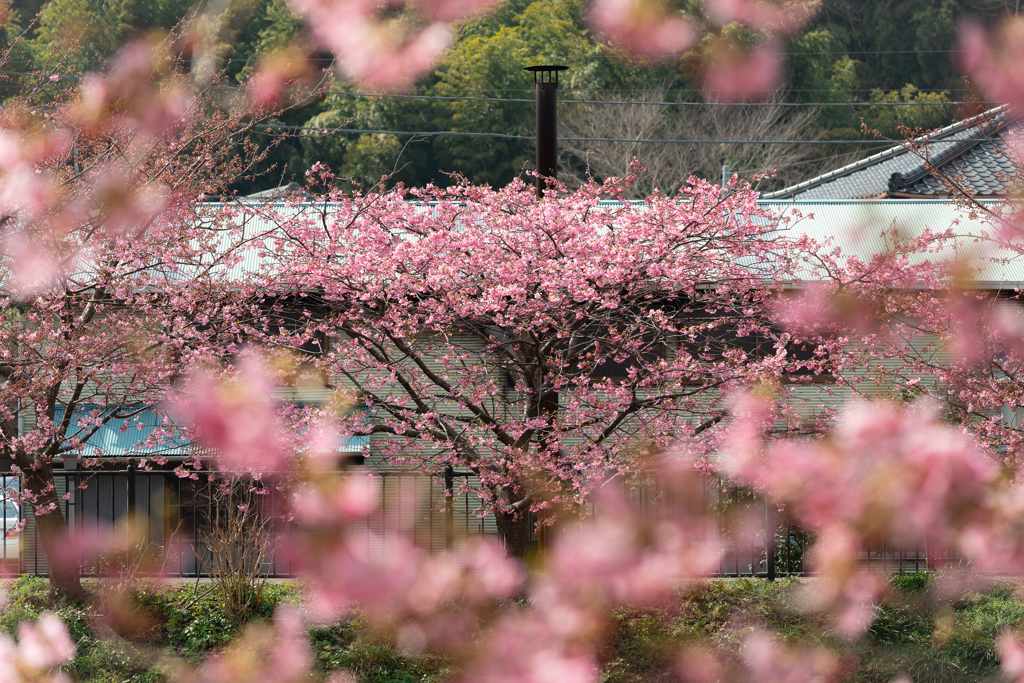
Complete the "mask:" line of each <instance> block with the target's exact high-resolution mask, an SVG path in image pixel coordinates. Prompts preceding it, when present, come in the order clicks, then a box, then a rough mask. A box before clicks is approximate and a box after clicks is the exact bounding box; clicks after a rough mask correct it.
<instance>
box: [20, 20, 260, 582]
mask: <svg viewBox="0 0 1024 683" xmlns="http://www.w3.org/2000/svg"><path fill="white" fill-rule="evenodd" d="M175 39H176V36H170V37H168V38H166V39H165V40H164V41H162V42H161V41H156V40H152V41H147V40H142V41H140V42H137V43H134V44H132V45H130V46H127V47H126V48H125V49H124V51H123V52H122V53H121V54H120V55H118V56H117V58H116V59H115V60H114V61H113V62H112V63H111V65H110V67H109V69H108V71H107V72H106V73H104V74H88V75H86V76H84V77H82V78H80V79H79V78H69V79H63V78H62V76H63V74H61V73H60V72H59V71H57V70H54V71H53V72H52V73H38V74H35V75H34V80H32V81H31V83H30V84H28V85H24V86H23V88H24V90H23V92H22V93H21V94H20V95H19V96H18V97H16V98H14V99H12V100H10V101H9V102H7V103H6V104H5V107H4V113H3V116H2V120H0V127H2V128H0V146H2V147H3V150H4V151H3V155H2V156H3V159H2V161H0V177H2V180H0V184H2V190H0V195H2V198H0V242H2V247H3V249H2V255H0V282H2V283H3V284H2V293H0V307H2V311H3V313H2V322H0V348H2V349H3V350H2V352H0V397H2V398H0V405H2V406H3V407H2V408H0V448H2V455H3V457H4V458H6V459H8V460H9V461H13V464H14V466H15V468H16V470H17V471H20V472H21V473H22V475H23V477H24V487H23V490H22V495H23V498H24V501H25V502H27V503H30V504H31V505H32V512H33V515H34V518H35V524H36V527H37V529H38V534H39V539H40V541H41V544H42V546H43V549H44V550H45V552H46V554H47V557H48V558H49V559H50V577H51V583H52V585H53V586H54V587H55V588H58V589H59V590H61V591H63V592H66V593H68V594H72V595H77V594H79V593H80V587H79V577H78V571H79V570H78V567H76V566H75V564H74V563H73V562H71V563H67V562H57V561H55V558H56V557H57V556H58V555H57V551H58V549H59V548H60V546H61V545H62V544H63V543H64V539H65V537H66V534H67V528H66V523H65V520H64V518H63V516H62V513H61V509H60V505H59V503H60V499H59V496H58V494H57V490H56V488H55V485H54V479H53V475H52V470H53V464H54V459H55V458H71V457H75V456H86V457H85V459H84V460H83V461H82V464H83V466H88V465H89V463H90V457H89V456H97V457H98V456H104V455H108V453H105V452H104V451H103V449H102V448H100V447H97V446H94V445H93V444H92V443H91V442H90V439H91V438H92V437H93V435H95V434H96V433H97V432H98V431H99V430H101V429H104V428H108V429H109V428H117V427H120V428H121V429H122V431H123V430H124V429H133V430H134V429H136V428H139V429H141V428H142V426H143V425H142V424H141V422H140V420H141V419H142V417H143V416H145V415H147V414H149V413H148V411H149V409H150V407H151V406H153V405H156V404H158V403H159V402H160V401H161V400H162V399H163V397H164V394H165V393H166V391H167V388H168V386H169V384H170V383H172V382H173V381H174V378H175V377H176V376H178V375H180V374H182V373H183V372H184V371H185V369H187V368H188V367H190V366H191V365H192V364H194V363H196V362H199V361H200V360H203V359H209V358H213V359H217V358H220V357H223V356H224V355H225V354H226V353H228V352H229V351H230V349H231V348H232V347H231V344H232V343H233V342H234V341H237V336H236V335H233V334H232V333H231V332H230V330H229V328H230V326H231V324H232V321H233V320H235V319H236V318H238V317H245V316H247V315H249V309H246V308H244V307H243V306H242V305H241V303H240V302H243V301H244V300H245V296H246V293H245V290H244V287H239V286H235V287H233V288H231V290H230V295H228V294H226V292H228V290H227V289H225V288H224V287H223V286H222V282H223V280H222V278H220V275H219V274H218V272H217V266H218V261H217V259H216V258H209V256H210V254H211V253H212V254H217V253H218V252H223V251H224V244H225V242H226V241H230V240H226V238H225V237H224V235H223V231H219V230H217V226H216V224H215V223H213V222H211V221H210V220H209V219H204V217H203V210H202V208H201V205H200V204H198V203H197V200H199V199H201V198H202V196H203V195H209V194H213V195H216V194H218V193H219V192H221V191H222V190H223V189H224V188H225V187H226V186H227V184H228V183H229V182H230V180H231V179H232V178H234V177H237V176H239V175H240V174H245V173H247V172H249V171H250V170H251V167H252V165H253V163H254V162H255V161H257V160H258V159H259V158H260V156H261V154H262V151H261V150H259V149H257V148H256V147H255V146H254V145H253V143H252V141H251V140H250V139H249V138H250V135H249V132H250V131H251V130H252V126H253V125H256V124H258V123H259V122H260V121H262V120H264V119H265V118H266V117H267V116H269V115H271V114H272V113H273V112H274V110H272V109H264V108H260V107H257V106H254V105H252V104H250V103H249V102H248V101H247V100H246V99H245V98H244V97H238V98H237V99H236V101H235V103H234V104H233V105H231V106H230V107H229V108H226V109H225V108H224V107H223V106H221V104H222V101H223V98H222V93H221V92H220V91H219V90H218V89H217V88H216V87H215V84H211V85H210V86H208V87H206V88H205V89H197V88H196V87H195V85H194V84H193V83H192V82H191V80H190V77H189V76H188V74H187V73H186V72H185V71H184V70H183V68H182V64H180V63H177V62H176V61H175V60H174V59H172V58H171V55H172V52H171V47H172V46H173V42H174V40H175ZM219 283H220V284H219ZM232 302H234V303H232ZM154 426H155V427H156V429H155V430H153V431H152V433H151V434H150V435H149V440H150V443H148V444H146V445H145V447H146V448H145V449H146V450H148V451H152V452H157V453H158V452H159V450H160V448H159V447H160V445H161V443H167V439H168V438H170V437H171V436H172V434H171V431H172V430H171V428H170V425H168V424H163V425H161V424H157V425H152V424H151V425H149V427H154ZM140 455H141V453H140Z"/></svg>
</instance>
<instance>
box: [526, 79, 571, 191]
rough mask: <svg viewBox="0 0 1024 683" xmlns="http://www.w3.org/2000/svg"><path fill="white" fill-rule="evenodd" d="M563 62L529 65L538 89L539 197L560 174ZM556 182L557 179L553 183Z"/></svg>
mask: <svg viewBox="0 0 1024 683" xmlns="http://www.w3.org/2000/svg"><path fill="white" fill-rule="evenodd" d="M568 68H569V67H567V66H560V65H544V66H528V67H526V68H525V69H524V71H532V72H533V82H534V85H535V86H536V89H537V174H538V177H537V197H538V199H539V198H541V197H543V196H544V190H545V189H546V188H547V187H548V184H549V182H550V181H551V180H555V179H556V178H558V72H559V71H565V70H566V69H568ZM552 184H553V183H552Z"/></svg>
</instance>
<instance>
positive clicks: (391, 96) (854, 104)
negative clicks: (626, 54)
mask: <svg viewBox="0 0 1024 683" xmlns="http://www.w3.org/2000/svg"><path fill="white" fill-rule="evenodd" d="M0 74H3V75H14V76H33V75H36V74H32V73H29V72H23V71H0ZM80 78H81V77H80V76H61V77H60V79H62V80H79V79H80ZM0 87H13V86H4V85H3V84H0ZM214 87H215V88H218V89H225V90H240V89H241V88H239V87H238V86H230V85H224V86H214ZM322 92H323V94H325V95H344V96H346V97H369V98H383V99H400V100H441V101H454V102H511V103H523V104H533V102H534V100H532V99H529V98H525V97H523V98H513V97H467V96H464V95H459V96H452V95H405V94H402V93H363V92H355V91H352V90H324V91H322ZM630 92H643V91H630ZM709 92H712V93H713V91H709ZM773 92H774V91H773ZM558 103H559V104H598V105H602V104H610V105H639V106H655V107H854V108H856V107H939V106H952V105H957V104H974V105H986V106H990V105H997V104H1000V103H999V102H982V101H973V100H971V101H943V102H658V101H650V100H559V101H558Z"/></svg>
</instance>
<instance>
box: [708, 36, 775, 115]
mask: <svg viewBox="0 0 1024 683" xmlns="http://www.w3.org/2000/svg"><path fill="white" fill-rule="evenodd" d="M779 51H780V48H779V46H778V45H777V44H775V43H766V44H762V45H759V46H758V47H756V48H754V49H753V50H751V51H750V52H745V53H739V52H731V51H720V52H716V53H713V54H711V55H710V56H709V57H708V58H707V61H706V63H705V68H704V72H703V77H704V82H703V86H702V87H703V90H704V92H705V93H706V94H707V96H708V97H709V98H711V99H712V100H715V101H718V102H738V101H746V100H757V99H764V98H765V97H767V96H768V94H770V93H771V92H772V91H774V90H775V88H777V87H778V85H779V82H780V80H781V79H782V57H781V56H780V54H779Z"/></svg>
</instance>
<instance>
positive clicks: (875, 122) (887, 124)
mask: <svg viewBox="0 0 1024 683" xmlns="http://www.w3.org/2000/svg"><path fill="white" fill-rule="evenodd" d="M949 97H950V95H949V92H948V91H946V90H943V91H942V92H921V91H920V90H918V89H917V88H916V87H915V86H913V85H911V84H909V83H908V84H906V85H905V86H903V88H901V89H900V90H898V91H895V90H894V91H889V92H883V91H881V90H872V91H871V94H870V95H869V97H868V101H869V102H871V103H872V104H879V103H897V102H907V103H911V104H912V105H913V106H909V107H868V108H867V109H866V110H865V111H864V124H865V125H866V126H867V127H868V128H870V129H872V130H878V131H880V132H881V133H882V135H885V136H886V137H892V138H896V139H903V138H905V137H906V133H905V132H904V130H905V129H909V130H910V131H923V130H929V129H932V128H937V127H938V126H940V125H942V124H944V123H946V122H947V121H948V118H949V106H948V105H943V104H939V103H940V102H948V101H949Z"/></svg>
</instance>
